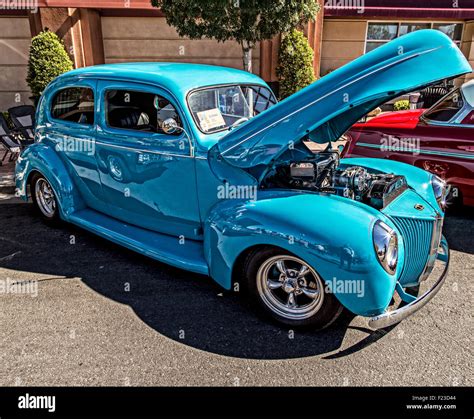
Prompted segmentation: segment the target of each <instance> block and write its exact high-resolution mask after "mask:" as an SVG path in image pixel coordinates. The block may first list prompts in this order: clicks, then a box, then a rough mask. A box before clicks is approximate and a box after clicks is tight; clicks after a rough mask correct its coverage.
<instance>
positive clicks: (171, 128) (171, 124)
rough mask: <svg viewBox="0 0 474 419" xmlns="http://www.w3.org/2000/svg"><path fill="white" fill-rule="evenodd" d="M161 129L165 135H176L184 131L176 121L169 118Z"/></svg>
mask: <svg viewBox="0 0 474 419" xmlns="http://www.w3.org/2000/svg"><path fill="white" fill-rule="evenodd" d="M161 129H162V130H163V132H164V133H165V134H174V133H175V132H178V131H183V129H182V128H181V127H180V126H179V125H178V123H177V122H176V120H175V119H173V118H167V119H165V120H164V121H163V123H162V125H161Z"/></svg>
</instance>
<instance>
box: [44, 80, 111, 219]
mask: <svg viewBox="0 0 474 419" xmlns="http://www.w3.org/2000/svg"><path fill="white" fill-rule="evenodd" d="M96 84H97V81H96V80H93V79H82V80H81V79H76V80H67V81H64V82H62V83H61V84H59V85H58V86H57V88H56V89H55V91H54V93H53V94H52V96H51V98H50V100H49V101H48V102H47V103H48V105H47V111H46V114H47V118H46V122H45V124H44V126H38V127H37V133H38V136H39V137H40V138H42V141H44V142H46V143H50V145H51V146H52V147H54V149H55V150H56V152H57V153H58V156H59V157H60V158H61V160H62V161H63V163H64V164H65V166H66V167H67V168H68V172H69V173H70V174H71V175H72V177H73V181H74V183H75V185H76V186H77V188H78V190H79V193H80V194H81V196H82V198H83V199H84V201H85V203H86V205H87V206H89V207H90V208H93V209H95V210H97V211H106V210H107V208H106V204H105V202H104V200H103V199H102V196H103V195H102V186H101V182H100V176H99V170H98V167H97V160H96V156H95V152H96V150H95V134H96V120H97V115H96V109H95V101H96V94H95V88H96Z"/></svg>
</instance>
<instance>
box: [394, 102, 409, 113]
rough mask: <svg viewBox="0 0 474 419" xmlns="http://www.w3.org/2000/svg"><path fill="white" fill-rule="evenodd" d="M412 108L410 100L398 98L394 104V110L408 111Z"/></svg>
mask: <svg viewBox="0 0 474 419" xmlns="http://www.w3.org/2000/svg"><path fill="white" fill-rule="evenodd" d="M408 109H410V102H409V101H408V100H397V101H396V102H395V103H394V104H393V110H395V111H407V110H408Z"/></svg>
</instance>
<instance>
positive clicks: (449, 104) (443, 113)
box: [423, 89, 464, 122]
mask: <svg viewBox="0 0 474 419" xmlns="http://www.w3.org/2000/svg"><path fill="white" fill-rule="evenodd" d="M463 106H464V101H463V99H462V96H461V94H460V92H459V89H456V90H454V91H453V92H451V93H449V94H447V95H446V96H445V97H444V98H443V99H441V100H440V101H439V102H438V103H437V104H435V105H433V106H432V107H431V108H430V109H429V110H427V111H426V112H425V113H424V114H423V116H424V117H425V118H427V119H430V120H432V121H439V122H447V121H449V120H451V119H452V118H453V117H454V116H455V115H456V114H457V113H458V112H459V111H460V110H461V109H462V108H463Z"/></svg>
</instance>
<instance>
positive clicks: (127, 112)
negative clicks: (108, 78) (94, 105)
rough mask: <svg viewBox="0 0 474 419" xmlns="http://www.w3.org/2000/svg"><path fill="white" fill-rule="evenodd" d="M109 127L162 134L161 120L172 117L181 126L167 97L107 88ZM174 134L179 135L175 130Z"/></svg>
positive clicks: (176, 113)
mask: <svg viewBox="0 0 474 419" xmlns="http://www.w3.org/2000/svg"><path fill="white" fill-rule="evenodd" d="M105 104H106V112H107V114H106V120H107V124H108V125H109V127H113V128H121V129H130V130H134V131H143V132H151V133H158V134H164V131H163V130H162V129H161V127H162V125H163V121H164V120H166V119H168V118H173V119H174V120H175V121H176V122H177V123H178V125H179V126H180V127H181V126H182V122H181V119H180V118H179V115H178V112H177V111H176V109H175V107H174V106H173V105H172V104H171V103H170V101H169V100H168V99H165V98H164V97H162V96H159V95H156V94H154V93H148V92H139V91H136V90H108V91H107V92H106V93H105ZM174 135H179V132H176V134H174Z"/></svg>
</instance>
